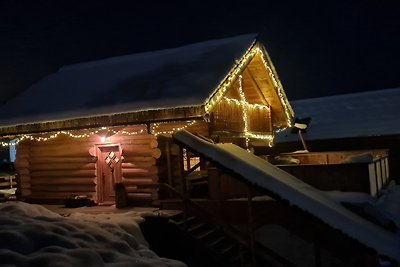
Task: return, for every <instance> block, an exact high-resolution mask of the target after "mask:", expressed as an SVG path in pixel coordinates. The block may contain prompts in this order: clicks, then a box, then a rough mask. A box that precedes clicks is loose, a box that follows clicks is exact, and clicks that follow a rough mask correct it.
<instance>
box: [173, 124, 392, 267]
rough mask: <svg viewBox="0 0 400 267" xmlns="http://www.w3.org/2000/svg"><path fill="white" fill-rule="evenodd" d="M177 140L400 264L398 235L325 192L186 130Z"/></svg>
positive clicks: (183, 145) (237, 150) (232, 172)
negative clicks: (370, 220) (368, 219)
mask: <svg viewBox="0 0 400 267" xmlns="http://www.w3.org/2000/svg"><path fill="white" fill-rule="evenodd" d="M173 138H174V140H175V142H177V143H178V144H180V145H181V146H182V147H184V148H186V149H188V150H190V151H191V152H193V153H195V154H198V155H201V156H202V157H204V158H206V159H207V160H209V161H210V162H212V163H214V164H215V165H217V166H219V167H220V168H222V169H223V170H224V171H226V172H228V173H229V174H231V175H232V176H233V177H234V178H236V179H238V180H240V181H242V182H244V183H246V184H248V185H250V186H251V187H254V188H256V189H257V190H261V191H263V192H264V193H266V194H267V195H269V196H272V197H274V198H275V199H281V200H284V201H286V202H288V203H289V204H290V205H292V206H295V207H297V208H299V209H301V210H303V211H306V212H308V213H310V214H312V215H313V216H315V217H316V218H318V219H320V220H321V221H323V222H324V223H326V224H327V225H329V226H330V227H331V228H333V229H336V230H339V231H340V232H342V233H343V234H345V235H347V236H349V237H351V238H352V239H354V240H357V241H358V242H360V243H362V244H363V245H365V246H366V247H369V248H372V249H374V250H375V251H377V253H378V254H379V255H382V256H386V257H389V258H391V259H395V260H397V261H398V262H399V261H400V241H399V240H398V238H396V235H395V233H393V232H390V231H388V230H385V229H383V228H381V227H379V226H377V225H375V224H373V223H371V222H369V221H367V220H365V219H364V218H362V217H360V216H358V215H356V214H355V213H353V212H351V211H349V210H348V209H346V208H345V207H343V206H342V205H341V204H339V203H336V202H335V201H333V200H332V199H331V198H330V197H329V196H327V195H326V194H325V193H323V192H322V191H320V190H317V189H315V188H314V187H312V186H310V185H308V184H306V183H304V182H302V181H301V180H299V179H297V178H296V177H294V176H292V175H290V174H288V173H286V172H285V171H283V170H281V169H279V168H277V167H275V166H274V165H272V164H270V163H268V162H267V161H265V160H263V159H261V158H259V157H257V156H255V155H253V154H251V153H249V152H247V151H246V150H244V149H242V148H240V147H238V146H236V145H233V144H214V143H211V142H210V141H209V140H206V139H202V138H200V137H197V136H195V135H193V134H191V133H189V132H187V131H185V130H182V131H179V132H177V133H175V134H174V135H173Z"/></svg>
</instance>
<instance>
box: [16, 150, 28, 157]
mask: <svg viewBox="0 0 400 267" xmlns="http://www.w3.org/2000/svg"><path fill="white" fill-rule="evenodd" d="M29 155H30V154H29V151H18V150H17V153H16V154H15V158H16V159H19V158H21V159H22V158H29Z"/></svg>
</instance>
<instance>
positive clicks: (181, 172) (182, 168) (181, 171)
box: [178, 147, 187, 229]
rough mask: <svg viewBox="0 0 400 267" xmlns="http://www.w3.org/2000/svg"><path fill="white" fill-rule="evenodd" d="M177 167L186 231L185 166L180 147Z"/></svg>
mask: <svg viewBox="0 0 400 267" xmlns="http://www.w3.org/2000/svg"><path fill="white" fill-rule="evenodd" d="M178 165H179V178H180V181H181V193H182V209H183V220H184V228H185V229H187V192H186V181H185V166H184V164H183V148H182V147H179V159H178Z"/></svg>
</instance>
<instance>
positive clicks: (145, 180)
mask: <svg viewBox="0 0 400 267" xmlns="http://www.w3.org/2000/svg"><path fill="white" fill-rule="evenodd" d="M155 182H158V176H152V177H140V178H139V177H138V178H134V179H129V178H125V177H123V178H122V183H123V184H124V185H127V186H130V185H132V186H136V185H147V184H152V183H155Z"/></svg>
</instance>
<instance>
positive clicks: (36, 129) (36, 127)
mask: <svg viewBox="0 0 400 267" xmlns="http://www.w3.org/2000/svg"><path fill="white" fill-rule="evenodd" d="M204 115H205V112H204V107H203V106H191V107H176V108H167V109H157V110H145V111H136V112H127V113H118V114H109V115H100V116H93V117H84V118H83V117H82V118H72V119H67V120H59V121H47V122H38V123H27V124H20V125H10V126H4V127H0V136H3V137H5V136H16V135H21V134H30V133H44V132H53V131H62V130H79V129H90V128H98V127H110V126H118V125H132V124H145V123H153V122H163V121H177V120H188V119H196V118H203V116H204Z"/></svg>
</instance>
